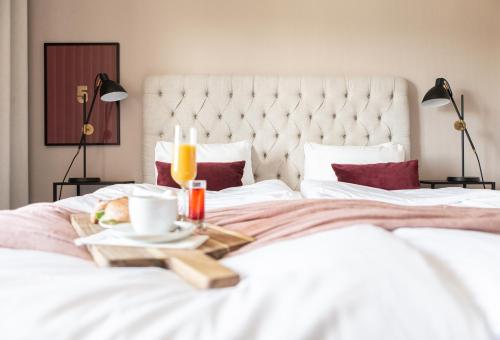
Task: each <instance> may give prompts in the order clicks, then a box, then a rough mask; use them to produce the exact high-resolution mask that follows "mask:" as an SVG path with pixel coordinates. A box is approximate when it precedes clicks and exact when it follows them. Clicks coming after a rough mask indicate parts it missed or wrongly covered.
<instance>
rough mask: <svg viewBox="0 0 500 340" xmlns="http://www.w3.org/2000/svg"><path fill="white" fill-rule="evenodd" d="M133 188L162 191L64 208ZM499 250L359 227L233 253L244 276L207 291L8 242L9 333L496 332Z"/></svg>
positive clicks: (251, 192) (273, 189) (236, 200)
mask: <svg viewBox="0 0 500 340" xmlns="http://www.w3.org/2000/svg"><path fill="white" fill-rule="evenodd" d="M135 188H141V189H142V190H152V191H161V190H165V188H159V187H154V186H148V185H118V186H112V187H108V188H104V189H101V190H99V191H98V192H96V193H95V194H92V195H87V196H84V197H80V198H71V199H67V200H63V201H60V202H59V203H58V204H61V205H64V206H66V207H70V208H71V207H72V208H78V209H80V210H82V209H83V210H86V211H89V210H90V209H91V207H92V206H93V204H95V202H96V201H97V199H99V198H101V199H104V198H113V197H119V196H122V195H124V194H127V193H131V192H133V190H135ZM302 189H304V187H303V188H302ZM309 189H310V190H309V193H308V195H313V194H312V192H313V190H312V189H311V188H309ZM357 189H359V188H357ZM344 190H347V189H345V188H344ZM306 191H307V190H304V192H306ZM340 191H342V190H340ZM332 192H333V191H332ZM435 192H436V193H438V192H439V191H437V190H436V191H435ZM379 194H380V195H382V193H379ZM394 194H397V193H394ZM408 194H409V195H410V194H411V193H408ZM321 195H325V194H324V193H321ZM351 195H354V193H351ZM367 195H368V194H367ZM387 195H389V196H390V195H391V194H387ZM415 195H424V194H423V192H415ZM450 195H451V194H450ZM471 195H472V193H471ZM361 196H362V195H361ZM295 198H300V194H298V193H296V192H293V191H292V190H291V189H289V188H288V187H287V186H286V185H284V184H283V183H282V182H279V181H266V182H259V183H256V184H254V185H251V186H248V187H242V188H236V189H230V190H227V191H224V192H220V193H211V194H210V195H208V206H209V207H211V208H215V207H219V206H223V205H226V204H228V203H230V204H241V203H247V202H256V201H268V200H274V199H295ZM372 199H373V198H372ZM399 199H402V198H399ZM406 199H408V198H406ZM476 199H479V200H480V199H486V197H478V198H476ZM472 201H474V199H472ZM492 202H495V200H494V199H493V200H491V202H490V204H493V203H492ZM82 207H83V208H82ZM499 253H500V239H499V237H498V236H497V235H488V234H484V233H473V232H465V231H464V232H462V231H449V230H436V229H430V228H429V229H418V230H409V229H401V230H399V231H397V232H395V233H390V232H387V231H384V230H382V229H380V228H377V227H375V226H370V225H357V226H353V227H348V228H343V229H340V230H335V231H329V232H324V233H318V234H315V235H311V236H308V237H303V238H299V239H294V240H290V241H284V242H278V243H275V244H272V245H269V246H266V247H261V248H259V249H256V250H253V251H251V252H247V253H244V254H241V255H238V256H234V257H229V258H227V259H225V260H223V261H224V263H225V264H226V265H228V266H230V267H231V268H233V269H235V270H237V271H238V272H239V273H241V275H242V281H241V283H240V284H239V285H238V286H236V287H233V288H228V289H220V290H211V291H198V290H196V289H194V288H192V287H190V286H189V285H188V284H186V283H185V282H183V281H182V280H180V279H179V278H178V277H177V276H176V275H174V274H172V273H171V272H169V271H165V270H162V269H158V268H96V267H95V266H94V265H93V264H92V263H90V262H86V261H83V260H80V259H77V258H71V257H68V256H63V255H57V254H50V253H43V252H34V251H22V250H10V249H0V320H1V321H0V334H1V338H2V339H7V340H10V339H33V338H36V339H72V340H73V339H74V340H78V339H92V340H94V339H151V340H155V339H331V338H335V339H337V338H338V339H368V338H371V339H375V338H384V339H431V338H432V339H489V338H492V334H493V333H492V331H494V332H495V333H496V332H498V333H497V334H500V327H498V326H500V322H497V321H498V316H499V314H500V313H498V307H496V306H498V305H500V303H496V301H499V300H498V293H497V292H496V291H495V289H494V288H495V287H494V286H495V283H496V284H497V286H498V283H499V282H500V281H499V280H498V279H499V278H500V273H499V272H497V271H496V270H495V266H496V268H498V267H499V266H498V264H499V263H500V259H499V257H498V256H499ZM474 287H477V288H478V290H481V291H482V292H483V293H484V295H481V294H479V293H478V292H477V291H475V290H474ZM495 314H496V316H495Z"/></svg>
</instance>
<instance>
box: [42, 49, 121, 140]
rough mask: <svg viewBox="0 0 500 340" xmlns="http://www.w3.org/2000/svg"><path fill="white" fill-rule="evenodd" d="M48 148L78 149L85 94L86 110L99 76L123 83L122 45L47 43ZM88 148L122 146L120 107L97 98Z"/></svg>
mask: <svg viewBox="0 0 500 340" xmlns="http://www.w3.org/2000/svg"><path fill="white" fill-rule="evenodd" d="M44 58H45V60H44V65H45V145H48V146H53V145H78V143H79V141H80V136H81V132H82V120H83V108H82V107H83V98H84V97H85V96H83V94H84V93H85V94H86V97H87V102H86V106H87V110H88V108H89V107H90V105H91V100H92V97H93V95H94V93H93V92H94V82H95V79H96V75H97V74H99V73H107V74H108V75H109V78H110V79H115V80H116V81H117V82H119V81H120V45H119V43H116V42H110V43H101V42H98V43H45V44H44ZM94 105H95V106H94V110H93V113H92V116H91V119H90V122H89V123H90V127H91V128H92V131H93V132H92V134H90V135H87V145H119V144H120V104H119V102H103V101H101V100H99V98H97V100H96V101H95V104H94Z"/></svg>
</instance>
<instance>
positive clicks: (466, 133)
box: [448, 85, 476, 152]
mask: <svg viewBox="0 0 500 340" xmlns="http://www.w3.org/2000/svg"><path fill="white" fill-rule="evenodd" d="M448 86H449V85H448ZM448 91H450V90H448ZM448 93H450V92H448ZM450 99H451V102H452V104H453V107H454V108H455V111H456V112H457V115H458V119H460V120H463V119H464V117H463V116H462V114H461V113H460V110H459V109H458V106H457V103H455V99H453V95H450ZM464 132H465V135H466V136H467V140H468V141H469V144H470V146H471V148H472V150H473V151H474V152H475V151H476V147H475V146H474V143H473V142H472V138H471V137H470V134H469V131H468V130H467V127H465V129H464Z"/></svg>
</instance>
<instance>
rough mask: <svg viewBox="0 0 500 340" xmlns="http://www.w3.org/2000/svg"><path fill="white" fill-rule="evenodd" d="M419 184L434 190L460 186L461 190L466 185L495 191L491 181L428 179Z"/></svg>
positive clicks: (493, 183)
mask: <svg viewBox="0 0 500 340" xmlns="http://www.w3.org/2000/svg"><path fill="white" fill-rule="evenodd" d="M420 184H427V185H430V186H431V189H435V188H436V185H461V186H462V187H463V188H467V185H474V184H476V185H483V184H484V185H489V186H490V188H491V190H495V182H492V181H484V182H481V181H480V182H472V181H460V182H457V181H452V182H450V181H447V180H439V179H428V180H422V181H420Z"/></svg>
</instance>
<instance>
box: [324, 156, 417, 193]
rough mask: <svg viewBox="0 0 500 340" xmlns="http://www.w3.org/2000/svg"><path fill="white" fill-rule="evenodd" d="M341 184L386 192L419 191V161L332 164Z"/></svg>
mask: <svg viewBox="0 0 500 340" xmlns="http://www.w3.org/2000/svg"><path fill="white" fill-rule="evenodd" d="M332 168H333V171H335V174H336V175H337V178H338V180H339V182H347V183H353V184H359V185H365V186H368V187H373V188H380V189H386V190H402V189H418V188H420V183H419V179H418V161H417V160H413V161H406V162H398V163H376V164H332Z"/></svg>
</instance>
